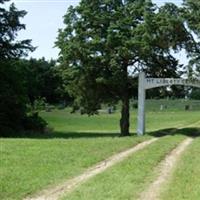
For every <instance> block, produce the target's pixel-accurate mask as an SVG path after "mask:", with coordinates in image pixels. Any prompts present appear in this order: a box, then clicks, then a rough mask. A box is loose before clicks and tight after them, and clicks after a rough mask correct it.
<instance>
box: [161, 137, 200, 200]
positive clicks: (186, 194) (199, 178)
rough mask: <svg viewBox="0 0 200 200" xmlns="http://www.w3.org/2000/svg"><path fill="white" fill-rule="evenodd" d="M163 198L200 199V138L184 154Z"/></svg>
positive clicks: (168, 199)
mask: <svg viewBox="0 0 200 200" xmlns="http://www.w3.org/2000/svg"><path fill="white" fill-rule="evenodd" d="M161 199H163V200H172V199H173V200H183V199H185V200H199V199H200V138H198V139H195V141H194V142H193V144H192V145H191V146H190V147H188V149H187V151H186V152H185V153H184V154H183V156H182V159H181V160H180V162H179V163H178V166H177V168H176V170H175V171H174V174H173V177H172V179H171V181H170V183H169V184H168V186H167V188H166V190H165V191H164V192H163V194H162V198H161Z"/></svg>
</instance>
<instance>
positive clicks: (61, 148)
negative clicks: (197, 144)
mask: <svg viewBox="0 0 200 200" xmlns="http://www.w3.org/2000/svg"><path fill="white" fill-rule="evenodd" d="M41 116H42V117H44V118H45V119H46V120H47V121H48V123H49V125H50V127H53V128H54V132H52V133H51V135H46V136H44V138H43V137H41V135H39V136H37V135H36V136H35V138H33V139H28V138H16V139H15V138H13V139H11V138H7V139H1V140H0V199H2V200H14V199H22V198H23V197H25V196H27V195H29V194H32V193H34V192H36V191H39V190H41V189H43V188H45V187H47V186H51V185H55V184H58V183H60V182H62V181H64V180H65V179H66V178H69V177H73V176H76V175H78V174H80V173H81V172H82V171H84V170H85V169H86V168H88V167H89V166H91V165H93V164H95V163H97V162H99V161H100V160H103V159H105V158H107V157H109V156H111V155H113V154H115V153H117V152H120V151H122V150H124V149H127V148H129V147H132V146H134V145H135V144H137V143H138V142H141V141H144V140H146V139H149V138H151V136H145V137H140V138H138V137H136V136H131V137H128V138H119V137H117V136H118V133H119V127H118V124H119V118H120V113H119V111H117V112H116V113H115V114H111V115H108V114H105V113H101V114H100V115H97V116H92V117H87V116H82V115H80V114H70V111H69V110H54V111H52V112H42V113H41ZM199 116H200V112H199V111H188V112H185V111H179V112H148V113H147V131H148V132H152V131H155V130H158V129H167V128H177V127H178V126H183V127H184V126H187V125H189V124H193V123H196V122H197V121H199V120H200V117H199ZM195 126H198V127H200V123H199V124H198V123H197V124H196V125H195ZM135 129H136V112H135V111H132V112H131V132H132V133H134V132H135ZM184 131H185V132H189V131H190V130H189V129H188V130H187V129H185V130H184ZM184 131H182V132H184ZM185 132H184V133H185ZM175 142H176V140H175Z"/></svg>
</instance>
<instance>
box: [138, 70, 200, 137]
mask: <svg viewBox="0 0 200 200" xmlns="http://www.w3.org/2000/svg"><path fill="white" fill-rule="evenodd" d="M171 85H184V86H192V87H199V88H200V80H190V79H181V78H146V77H145V73H144V72H141V73H140V74H139V87H138V125H137V134H138V135H143V134H144V133H145V98H146V90H148V89H152V88H156V87H161V86H171Z"/></svg>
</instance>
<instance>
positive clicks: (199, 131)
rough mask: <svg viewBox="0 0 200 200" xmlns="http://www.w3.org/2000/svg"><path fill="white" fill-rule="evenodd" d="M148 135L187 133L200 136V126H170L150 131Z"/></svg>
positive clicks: (161, 135) (159, 135) (160, 135)
mask: <svg viewBox="0 0 200 200" xmlns="http://www.w3.org/2000/svg"><path fill="white" fill-rule="evenodd" d="M148 135H151V136H154V137H163V136H166V135H186V136H189V137H199V136H200V128H197V127H190V128H181V129H178V128H168V129H161V130H158V131H153V132H149V133H148Z"/></svg>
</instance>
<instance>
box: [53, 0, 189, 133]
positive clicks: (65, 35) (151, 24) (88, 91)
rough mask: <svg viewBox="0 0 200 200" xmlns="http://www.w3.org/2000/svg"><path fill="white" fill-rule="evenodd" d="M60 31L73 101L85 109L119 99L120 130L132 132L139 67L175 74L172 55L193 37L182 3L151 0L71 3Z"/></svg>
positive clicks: (93, 109) (90, 110)
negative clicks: (161, 3)
mask: <svg viewBox="0 0 200 200" xmlns="http://www.w3.org/2000/svg"><path fill="white" fill-rule="evenodd" d="M64 24H65V28H64V29H62V30H59V36H58V39H57V42H56V45H57V46H58V47H59V48H60V62H61V66H62V76H63V78H64V80H65V83H66V87H67V88H68V91H69V93H70V94H71V95H73V96H74V97H75V98H76V99H75V104H77V105H78V106H81V107H83V108H84V110H85V112H86V113H87V114H94V113H97V110H98V109H99V107H100V105H101V103H103V102H104V103H105V102H111V103H115V102H117V101H119V100H120V101H121V103H122V110H121V119H120V129H121V135H122V136H125V135H129V99H130V98H131V96H132V91H133V87H134V85H135V82H134V80H133V78H132V77H131V76H130V74H131V73H136V72H139V71H141V70H143V71H146V73H147V75H148V76H150V75H154V76H157V77H165V76H169V75H170V76H173V77H175V76H177V67H178V61H177V60H176V59H175V58H174V57H173V55H172V54H171V52H172V50H174V51H178V50H180V49H181V48H182V47H183V46H184V45H185V44H186V43H187V42H188V41H189V40H190V36H189V35H188V32H187V30H186V28H185V26H184V24H183V20H182V18H180V14H179V8H177V7H176V6H175V5H174V4H166V5H165V6H163V7H162V8H159V9H158V8H157V7H156V6H155V5H154V4H152V2H151V1H150V0H126V1H124V0H93V1H90V0H82V1H81V3H80V4H79V5H78V6H76V7H70V8H69V9H68V11H67V14H66V15H65V17H64Z"/></svg>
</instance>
